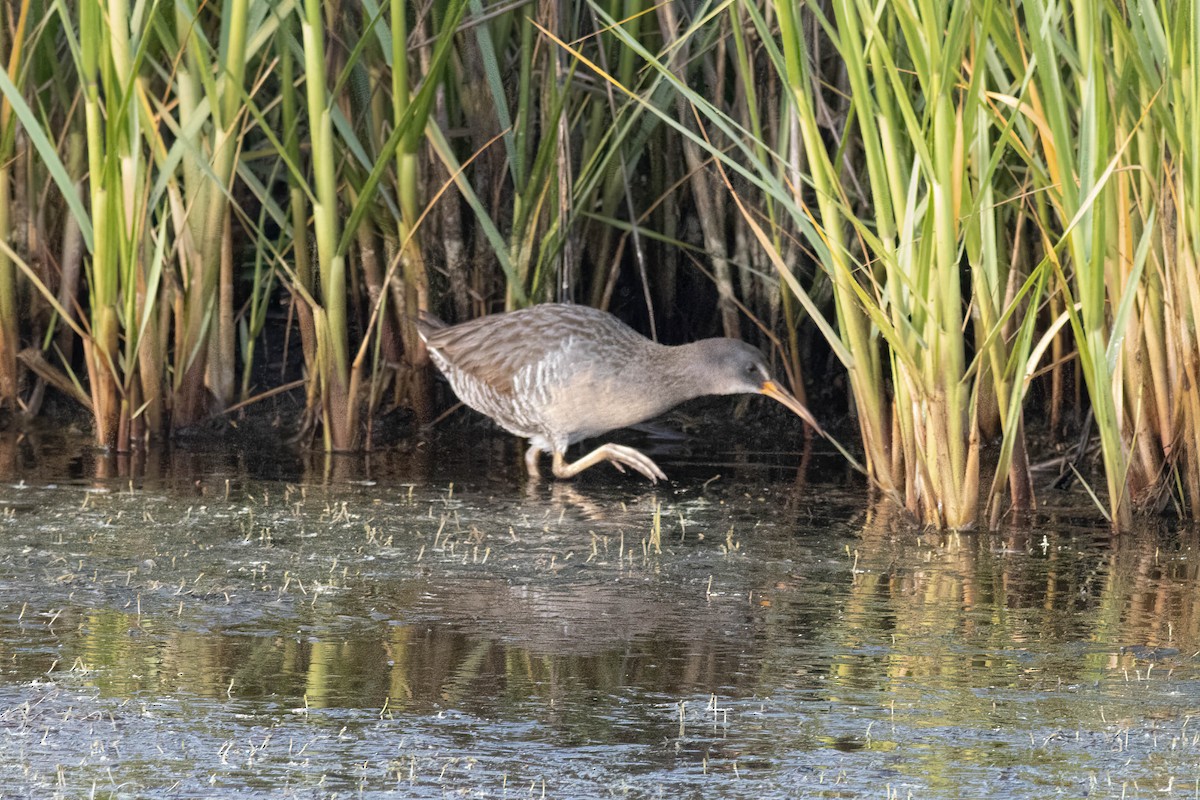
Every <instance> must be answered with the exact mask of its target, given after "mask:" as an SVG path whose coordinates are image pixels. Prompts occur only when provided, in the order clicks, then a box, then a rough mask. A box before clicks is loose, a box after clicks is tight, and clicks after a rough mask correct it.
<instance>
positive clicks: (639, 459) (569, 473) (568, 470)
mask: <svg viewBox="0 0 1200 800" xmlns="http://www.w3.org/2000/svg"><path fill="white" fill-rule="evenodd" d="M601 461H607V462H609V463H611V464H612V465H613V466H614V467H616V468H617V469H618V470H620V471H621V472H624V471H625V467H631V468H632V469H635V470H637V471H638V472H640V473H642V474H643V475H645V476H646V477H647V478H649V479H650V480H651V481H659V480H664V481H665V480H666V479H667V476H666V475H664V474H663V471H662V470H661V469H659V468H658V465H657V464H655V463H654V462H653V461H651V460H650V459H649V458H648V457H647V456H645V455H643V454H642V453H639V452H638V451H637V450H634V449H633V448H632V447H625V446H624V445H620V444H612V443H609V444H602V445H600V446H599V447H597V448H596V449H595V450H593V451H592V452H590V453H588V454H587V455H586V456H584V457H583V458H581V459H579V460H577V461H572V462H571V463H570V464H568V463H566V458H565V457H564V456H563V453H562V451H561V450H555V451H554V476H555V477H556V478H574V477H575V476H576V475H578V474H579V473H581V472H583V471H584V470H585V469H587V468H588V467H590V466H592V465H593V464H599V463H600V462H601Z"/></svg>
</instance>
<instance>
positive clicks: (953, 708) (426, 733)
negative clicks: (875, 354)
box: [0, 441, 1200, 797]
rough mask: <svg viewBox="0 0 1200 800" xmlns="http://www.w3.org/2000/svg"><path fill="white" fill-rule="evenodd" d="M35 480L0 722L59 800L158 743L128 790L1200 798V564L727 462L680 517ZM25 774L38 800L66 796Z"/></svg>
mask: <svg viewBox="0 0 1200 800" xmlns="http://www.w3.org/2000/svg"><path fill="white" fill-rule="evenodd" d="M42 446H45V443H42ZM31 447H32V445H31V443H30V442H28V441H25V442H17V443H15V444H14V443H9V444H8V445H7V446H6V447H5V448H0V481H2V482H4V484H5V486H6V488H5V489H4V490H3V491H2V492H0V504H2V505H3V507H4V508H5V509H7V510H8V513H6V514H5V516H4V517H3V519H0V525H2V526H3V527H4V533H3V536H0V701H2V702H3V703H5V704H7V705H6V706H4V707H0V719H2V720H4V721H5V722H6V724H10V725H14V726H16V727H15V728H13V730H15V731H18V732H21V731H28V732H29V734H28V735H29V737H30V741H33V740H34V739H36V738H37V737H38V736H40V737H41V738H42V740H44V741H45V743H46V744H45V746H46V747H51V746H53V747H57V748H58V751H57V752H58V753H59V754H58V755H55V756H54V757H53V758H54V759H55V760H54V761H53V762H52V763H56V764H57V763H72V764H74V765H76V766H73V767H72V768H71V769H70V770H69V771H67V773H65V774H64V775H63V777H62V779H61V780H62V781H63V782H64V783H65V785H68V786H75V787H87V786H90V785H91V783H92V782H94V781H97V780H99V778H98V777H97V776H99V775H101V770H102V769H108V768H109V767H110V766H111V763H112V760H113V759H117V760H119V759H121V758H134V757H136V758H148V757H149V753H148V751H147V749H148V748H149V747H150V746H151V743H153V746H154V747H155V748H164V749H166V746H165V745H164V743H163V741H162V740H161V737H162V736H163V735H164V731H179V730H186V731H187V733H186V737H187V740H186V749H187V750H188V752H189V753H191V754H192V755H189V757H188V758H187V759H185V760H184V761H182V762H180V763H179V764H177V765H176V766H173V767H171V768H170V769H168V770H167V771H166V773H165V774H164V775H163V776H156V775H155V774H154V772H153V771H150V772H147V773H146V774H144V775H142V776H141V777H140V778H138V780H139V781H141V783H140V784H139V785H141V786H142V787H155V786H157V787H159V788H162V787H163V786H166V785H168V784H169V783H170V780H178V781H182V782H186V781H188V780H192V779H194V778H196V776H197V775H199V774H201V773H205V774H207V773H206V771H208V772H211V773H213V774H214V775H215V774H218V773H220V774H221V775H222V776H223V777H222V778H221V780H223V781H226V783H225V784H224V785H226V786H227V787H233V786H246V785H247V784H246V780H247V778H246V774H250V773H252V774H254V775H256V776H257V778H256V780H258V781H260V782H262V783H260V784H257V785H262V786H280V785H285V784H286V785H291V784H287V781H289V780H292V779H295V778H296V776H297V775H305V776H307V775H308V773H307V772H305V770H307V769H308V768H309V767H311V768H312V769H313V770H315V771H316V772H319V773H320V775H316V772H314V774H313V776H312V777H314V780H315V781H317V783H316V784H315V785H322V784H320V783H319V780H318V779H322V780H329V781H333V783H334V785H336V786H340V787H341V789H345V790H349V789H361V790H364V791H368V792H369V791H380V792H383V791H386V790H387V788H388V787H394V786H395V783H396V781H397V779H398V778H397V776H398V775H399V776H400V779H403V780H407V781H409V786H410V787H425V793H431V792H433V791H434V790H435V789H436V790H439V791H468V792H480V793H484V794H489V793H491V794H495V793H498V792H499V791H500V790H501V789H502V788H503V787H505V786H507V785H508V784H507V783H506V781H508V780H509V778H510V777H513V776H515V775H516V774H517V772H519V773H520V775H521V778H522V780H536V778H537V775H540V777H541V779H543V780H546V781H547V786H548V787H549V788H548V796H549V795H555V796H572V797H576V796H594V795H597V794H601V792H599V791H597V790H596V786H595V785H594V784H589V783H588V782H587V780H586V779H585V777H583V776H589V775H590V776H592V779H593V780H594V779H595V776H597V775H599V776H601V783H602V785H603V788H604V789H605V790H612V789H613V788H614V787H619V786H621V785H628V786H634V787H637V791H636V792H634V793H635V794H636V793H638V792H640V793H642V794H653V793H654V792H655V791H660V792H666V793H667V794H670V795H672V796H675V795H687V794H688V793H693V794H696V795H697V796H699V795H701V794H703V795H711V794H714V793H716V794H722V793H724V794H730V793H735V794H736V793H744V794H746V795H747V796H750V795H753V796H795V795H796V794H812V795H814V796H817V795H818V794H819V795H837V794H839V793H842V794H860V793H863V792H877V791H878V790H879V788H880V787H881V786H894V787H897V789H898V792H899V796H904V793H905V792H906V791H912V792H914V794H915V795H920V796H965V795H970V796H986V795H989V794H994V793H996V792H998V791H999V792H1001V793H1003V794H1005V795H1007V796H1028V797H1040V796H1044V793H1045V792H1046V787H1047V786H1052V787H1058V788H1060V789H1063V790H1064V791H1066V792H1067V793H1068V794H1082V793H1084V792H1083V790H1082V789H1081V787H1085V788H1086V790H1087V792H1086V793H1090V794H1093V795H1097V796H1120V793H1121V791H1122V790H1123V789H1124V788H1126V787H1128V786H1130V785H1133V782H1138V783H1137V785H1138V786H1141V787H1142V788H1143V790H1144V789H1145V788H1146V787H1148V786H1152V787H1155V788H1156V789H1162V788H1163V787H1168V786H1169V787H1175V786H1176V785H1178V786H1180V787H1182V786H1183V785H1184V782H1185V781H1191V782H1192V783H1189V784H1188V786H1190V787H1192V788H1194V785H1195V784H1194V781H1195V775H1194V765H1195V763H1197V756H1198V755H1200V740H1198V739H1197V738H1196V736H1195V735H1194V734H1190V733H1188V732H1187V731H1186V730H1185V728H1186V723H1187V720H1188V719H1189V717H1190V716H1191V715H1194V714H1196V713H1197V712H1198V710H1200V681H1198V680H1197V679H1198V676H1197V674H1196V661H1195V655H1194V654H1196V653H1197V651H1200V615H1198V614H1197V603H1198V602H1200V601H1198V600H1197V598H1198V597H1200V591H1198V590H1200V586H1198V581H1200V576H1198V574H1197V573H1198V570H1200V567H1198V566H1197V563H1196V559H1195V553H1196V552H1197V547H1198V545H1200V535H1198V534H1197V532H1196V531H1177V530H1169V529H1166V528H1155V529H1147V530H1144V531H1142V532H1140V533H1138V534H1136V535H1128V536H1121V537H1112V536H1110V535H1108V534H1107V533H1106V532H1105V531H1104V530H1103V529H1100V528H1086V527H1081V526H1080V525H1079V524H1078V523H1077V522H1076V520H1075V519H1074V518H1073V517H1072V515H1071V514H1070V513H1069V512H1064V513H1063V514H1061V515H1057V516H1056V515H1055V514H1049V513H1048V514H1045V515H1043V516H1042V517H1041V518H1039V519H1038V520H1036V523H1035V525H1033V526H1028V527H1022V528H1019V529H1018V528H1013V529H1011V530H1007V531H1005V532H1003V533H1000V534H995V535H991V534H973V535H940V534H929V533H919V532H915V531H913V530H911V529H909V528H907V527H905V526H904V525H903V524H901V522H900V521H898V520H897V519H896V518H894V517H892V516H891V515H890V514H889V512H888V511H887V509H886V508H885V507H869V506H868V507H864V506H863V504H862V501H861V498H859V497H857V496H856V495H855V493H854V492H853V491H850V492H847V491H843V490H841V489H839V488H838V487H837V486H831V485H829V484H824V485H821V484H809V485H803V486H800V487H797V486H795V485H793V484H792V483H790V482H782V483H781V482H779V481H778V480H777V479H776V478H775V477H772V476H774V474H775V473H774V472H770V473H769V475H767V476H764V473H763V471H762V470H760V469H757V468H751V469H750V470H749V471H748V472H747V473H737V472H729V471H728V469H727V468H728V465H729V463H731V461H732V460H729V461H727V460H725V459H709V460H708V461H706V462H705V463H703V464H699V465H696V464H692V465H690V466H689V465H687V464H683V465H680V469H681V471H683V472H684V473H685V474H687V477H688V479H687V480H681V481H679V482H677V483H676V484H674V485H668V486H659V487H649V486H647V485H645V484H640V483H639V484H636V485H633V486H631V485H630V484H629V483H628V482H627V481H621V480H618V481H610V482H606V481H604V480H593V481H591V482H579V483H578V484H570V485H563V484H543V485H538V486H534V487H529V486H526V485H525V483H524V482H522V481H520V480H516V479H513V478H512V477H511V476H510V475H509V474H508V473H505V472H503V471H501V470H487V469H485V470H483V471H482V473H479V474H474V477H470V476H469V477H468V478H467V479H465V480H464V479H461V478H460V479H459V480H457V481H454V485H451V481H449V480H445V481H443V480H442V479H441V477H439V478H438V479H437V480H429V479H427V478H424V477H422V476H427V475H430V474H432V475H435V476H443V475H444V474H445V473H443V472H439V470H446V469H448V468H447V467H446V466H445V465H439V464H437V463H436V462H435V461H432V460H430V459H429V458H428V455H427V454H423V455H422V454H418V455H414V454H413V453H400V454H398V455H397V456H396V457H395V460H394V461H389V460H388V458H387V457H384V456H375V457H372V459H371V460H370V462H369V464H368V463H366V462H360V463H358V464H357V465H355V462H353V461H352V460H349V459H347V460H341V461H338V460H334V461H332V462H327V461H324V460H321V461H320V462H319V463H309V462H300V463H294V464H293V466H290V467H288V466H284V465H283V464H282V463H281V464H279V465H277V466H275V467H272V468H270V469H274V470H276V471H280V472H281V471H284V470H288V469H291V470H294V471H295V475H294V476H293V477H295V479H296V480H297V481H300V482H291V481H292V477H289V478H287V479H285V480H284V481H280V480H276V479H275V478H273V477H264V476H263V475H262V474H261V472H255V471H253V470H252V469H251V466H250V465H251V462H252V461H254V457H250V456H246V455H245V454H241V455H238V454H230V453H224V452H216V453H212V454H203V453H196V452H193V453H191V454H190V455H188V454H168V455H159V456H155V457H148V458H146V459H144V460H142V461H140V462H138V463H137V464H134V463H133V462H130V463H129V464H128V465H126V467H122V466H121V465H120V464H119V463H118V464H116V465H115V470H116V472H115V473H109V472H105V471H104V470H102V469H100V468H98V467H97V466H96V464H97V463H98V461H99V460H103V459H98V458H97V456H96V454H94V453H91V452H90V451H87V450H79V449H75V450H72V449H71V448H69V447H66V446H61V447H57V448H52V449H53V450H54V452H53V454H52V456H50V457H49V458H47V459H43V458H31V456H30V453H31V452H32V450H31V449H30V448H31ZM497 448H498V449H497V450H496V452H495V453H494V454H493V455H496V456H497V457H499V458H507V457H508V456H509V455H511V454H510V453H509V452H508V451H507V450H505V449H504V447H503V446H500V445H497ZM483 451H484V452H487V451H488V448H487V447H484V448H483ZM516 455H517V456H518V458H519V453H518V454H516ZM490 457H491V456H488V458H490ZM53 459H58V460H57V461H54V460H53ZM716 460H721V461H722V469H723V470H726V472H725V474H723V475H722V477H721V478H720V479H718V480H714V481H712V482H710V483H707V484H706V483H705V482H706V481H708V478H709V477H711V471H712V468H713V465H712V462H713V461H716ZM422 465H423V466H422ZM518 466H519V465H518ZM104 469H107V467H105V468H104ZM122 469H127V470H129V471H127V472H122ZM423 469H424V470H427V471H428V472H422V471H421V470H423ZM314 470H315V472H314ZM688 470H692V472H690V473H689V472H688ZM134 473H136V476H135V475H134ZM52 476H53V477H52ZM705 476H708V477H705ZM693 478H697V479H696V480H693ZM303 479H311V482H307V483H306V482H303ZM131 481H132V483H131ZM131 703H137V704H142V705H143V706H145V707H147V708H152V709H153V713H142V714H137V715H133V716H127V717H124V718H123V723H122V724H123V725H124V726H126V727H125V728H124V729H127V730H128V731H129V734H128V737H132V738H127V739H125V740H124V745H123V746H124V747H125V751H124V752H125V753H126V754H127V755H126V756H121V755H113V754H112V753H108V754H107V755H106V756H105V758H106V759H108V760H107V761H105V760H103V759H99V758H96V757H95V754H94V753H90V752H88V751H87V750H86V748H84V749H83V750H80V749H79V747H80V746H78V745H72V744H71V741H72V738H71V737H73V736H76V735H77V734H79V732H80V730H81V727H80V726H81V725H83V724H84V722H85V721H86V720H93V721H94V715H96V714H105V713H107V714H109V715H113V716H114V718H115V717H116V716H117V715H119V714H120V713H121V712H122V710H124V711H125V712H127V711H128V709H129V708H130V705H129V704H131ZM231 706H232V707H236V709H237V715H235V716H232V717H231V716H229V714H228V711H229V709H230V708H231ZM34 708H37V709H44V710H45V711H46V712H50V711H53V712H54V714H57V715H58V716H57V717H55V718H56V719H59V718H61V720H60V721H59V722H56V723H55V724H54V725H53V726H52V727H48V724H47V723H45V722H44V719H45V718H44V717H43V716H41V715H39V713H35V712H33V711H31V709H34ZM21 709H24V710H21ZM73 713H74V714H76V717H75V718H76V719H78V720H79V722H78V724H71V722H70V721H71V719H72V718H73V717H72V714H73ZM79 713H83V714H84V716H82V717H80V716H78V714H79ZM87 715H92V716H87ZM239 720H241V721H239ZM388 725H393V726H394V725H399V726H400V729H399V731H398V730H397V729H395V728H394V727H393V728H389V727H387V726H388ZM39 726H41V727H39ZM263 726H266V732H264V729H263ZM379 726H384V727H383V728H382V729H380V728H379ZM380 730H383V731H386V734H385V735H383V736H382V738H380V737H379V736H378V735H377V734H378V733H379V731H380ZM329 731H333V732H334V734H336V735H334V734H330V733H329ZM338 731H341V733H337V732H338ZM318 732H319V733H318ZM1198 733H1200V731H1198ZM252 736H254V737H258V739H261V738H262V737H263V736H268V737H285V738H288V739H289V740H295V741H308V740H312V741H314V742H315V741H317V739H315V738H313V737H319V739H320V742H321V745H320V747H317V746H316V745H315V744H314V745H313V750H312V751H311V752H310V759H309V760H307V761H300V762H297V761H296V759H295V758H294V757H293V756H292V755H288V756H286V757H285V756H283V755H282V754H281V755H280V756H279V760H278V761H277V762H271V761H270V759H268V760H267V766H264V764H263V762H262V761H257V762H256V764H255V769H254V770H251V771H250V772H249V773H248V772H247V771H246V766H245V764H244V763H243V764H242V766H240V767H239V768H238V769H237V770H234V769H233V768H232V767H230V768H228V769H226V766H227V765H223V762H222V758H224V756H222V755H221V748H222V746H223V745H222V743H223V742H227V741H235V742H242V741H243V740H246V741H248V740H249V737H252ZM1122 736H1123V737H1124V738H1122ZM258 739H255V741H258ZM397 742H401V743H402V744H397ZM540 744H546V745H552V747H549V748H547V749H539V748H538V745H540ZM257 746H258V745H254V747H257ZM246 747H247V748H248V749H249V750H253V749H254V747H251V746H250V745H249V744H247V745H246ZM27 752H28V753H29V755H28V758H29V759H33V760H35V761H36V760H37V759H38V758H46V757H49V756H39V755H38V752H40V751H37V750H36V748H33V749H31V750H29V751H27ZM50 752H55V751H50ZM306 752H308V751H306ZM62 753H67V754H68V756H69V757H64V756H62V755H61V754H62ZM515 753H521V754H523V755H522V756H521V762H520V763H521V764H522V766H519V767H517V768H514V767H511V766H505V765H508V764H511V763H513V760H514V754H515ZM462 759H474V760H475V761H474V763H475V764H476V765H477V766H476V767H473V768H471V769H461V767H462V765H463V763H465V762H464V761H462ZM225 760H226V761H227V760H228V759H225ZM352 762H353V763H362V764H367V765H372V764H374V765H377V768H374V769H370V768H365V769H364V770H362V771H360V772H358V773H353V774H350V773H346V772H345V770H344V769H342V765H344V764H347V763H352ZM39 763H40V762H39ZM126 763H127V762H126ZM297 763H301V764H304V765H307V766H305V767H303V768H298V767H297V766H296V764H297ZM398 765H399V766H398ZM26 766H27V767H29V765H28V764H26ZM335 767H336V769H335ZM514 769H516V770H517V772H513V770H514ZM172 770H174V771H172ZM223 770H224V771H223ZM530 771H532V772H534V773H536V775H534V776H533V777H531V776H530V774H529V773H530ZM24 774H25V777H24V778H21V779H20V781H19V782H18V783H17V784H15V785H17V786H19V787H24V790H26V791H27V793H32V794H38V793H40V790H41V789H45V788H46V787H47V786H49V785H50V783H54V782H55V781H58V780H59V778H58V775H57V773H55V775H54V780H53V781H50V782H49V783H47V782H39V781H38V780H34V779H33V778H30V777H29V775H31V774H36V775H41V774H43V773H42V772H39V771H38V770H37V769H32V768H30V769H27V770H26V772H25V773H24ZM331 775H335V776H340V777H336V778H331V777H329V776H331ZM448 775H449V776H450V777H447V776H448ZM322 776H324V777H322ZM160 777H161V779H162V780H164V781H166V783H157V782H156V781H157V780H158V779H159V778H160ZM168 778H169V779H170V780H168ZM281 781H282V783H280V782H281ZM826 782H828V783H829V784H832V786H829V785H827V783H826ZM213 785H220V784H219V783H218V784H213ZM324 785H325V786H326V788H328V785H329V784H324ZM589 786H591V790H588V787H589ZM655 787H658V788H657V789H655ZM666 787H671V788H670V790H669V791H668V790H667V789H666ZM817 787H824V788H817ZM835 787H836V788H835ZM997 787H1002V790H1001V789H998V788H997ZM523 788H525V789H527V788H528V786H527V785H526V786H525V787H523ZM889 791H890V789H889ZM417 793H421V792H417ZM1167 793H1168V794H1169V792H1167Z"/></svg>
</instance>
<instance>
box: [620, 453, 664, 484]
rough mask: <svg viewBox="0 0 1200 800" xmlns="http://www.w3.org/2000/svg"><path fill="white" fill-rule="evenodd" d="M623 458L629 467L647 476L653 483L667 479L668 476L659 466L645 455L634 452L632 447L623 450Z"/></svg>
mask: <svg viewBox="0 0 1200 800" xmlns="http://www.w3.org/2000/svg"><path fill="white" fill-rule="evenodd" d="M621 456H622V458H623V459H624V461H625V463H626V464H627V465H628V466H630V467H632V468H633V469H635V470H637V471H638V472H640V473H641V474H642V475H644V476H646V477H647V478H648V479H649V480H650V482H651V483H657V482H658V481H660V480H662V481H665V480H666V479H667V476H666V475H664V474H663V471H662V470H661V469H659V468H658V465H657V464H655V463H654V461H653V460H651V459H650V458H649V457H648V456H646V455H645V454H643V453H641V452H639V451H637V450H634V449H633V448H632V447H623V448H621Z"/></svg>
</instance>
